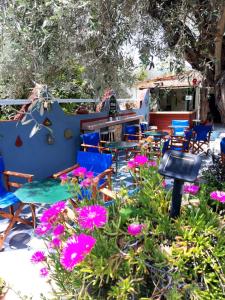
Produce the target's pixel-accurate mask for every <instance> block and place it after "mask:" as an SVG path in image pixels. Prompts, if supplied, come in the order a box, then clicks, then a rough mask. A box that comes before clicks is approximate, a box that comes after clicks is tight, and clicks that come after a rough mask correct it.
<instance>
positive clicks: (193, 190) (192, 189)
mask: <svg viewBox="0 0 225 300" xmlns="http://www.w3.org/2000/svg"><path fill="white" fill-rule="evenodd" d="M199 189H200V187H199V186H198V185H187V184H185V185H184V193H185V194H192V195H196V194H197V193H198V191H199Z"/></svg>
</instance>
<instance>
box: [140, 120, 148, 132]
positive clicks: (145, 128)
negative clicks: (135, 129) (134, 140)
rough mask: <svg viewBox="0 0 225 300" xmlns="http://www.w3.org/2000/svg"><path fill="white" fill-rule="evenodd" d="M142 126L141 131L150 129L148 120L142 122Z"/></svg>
mask: <svg viewBox="0 0 225 300" xmlns="http://www.w3.org/2000/svg"><path fill="white" fill-rule="evenodd" d="M140 127H141V132H144V131H147V130H148V122H141V123H140Z"/></svg>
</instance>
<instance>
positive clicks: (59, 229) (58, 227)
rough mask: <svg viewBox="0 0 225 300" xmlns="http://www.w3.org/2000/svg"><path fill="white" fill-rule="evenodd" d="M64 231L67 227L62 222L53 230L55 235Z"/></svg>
mask: <svg viewBox="0 0 225 300" xmlns="http://www.w3.org/2000/svg"><path fill="white" fill-rule="evenodd" d="M64 231H65V227H64V226H63V225H62V224H59V225H57V226H56V227H55V229H54V230H53V234H54V235H61V234H63V233H64Z"/></svg>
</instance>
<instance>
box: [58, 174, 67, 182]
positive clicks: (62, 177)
mask: <svg viewBox="0 0 225 300" xmlns="http://www.w3.org/2000/svg"><path fill="white" fill-rule="evenodd" d="M59 178H60V179H61V180H62V181H67V180H68V178H69V177H68V175H67V174H62V175H61V176H60V177H59Z"/></svg>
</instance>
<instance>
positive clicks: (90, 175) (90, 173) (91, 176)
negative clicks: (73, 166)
mask: <svg viewBox="0 0 225 300" xmlns="http://www.w3.org/2000/svg"><path fill="white" fill-rule="evenodd" d="M85 177H86V178H93V177H94V172H92V171H88V172H87V173H86V174H85Z"/></svg>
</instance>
